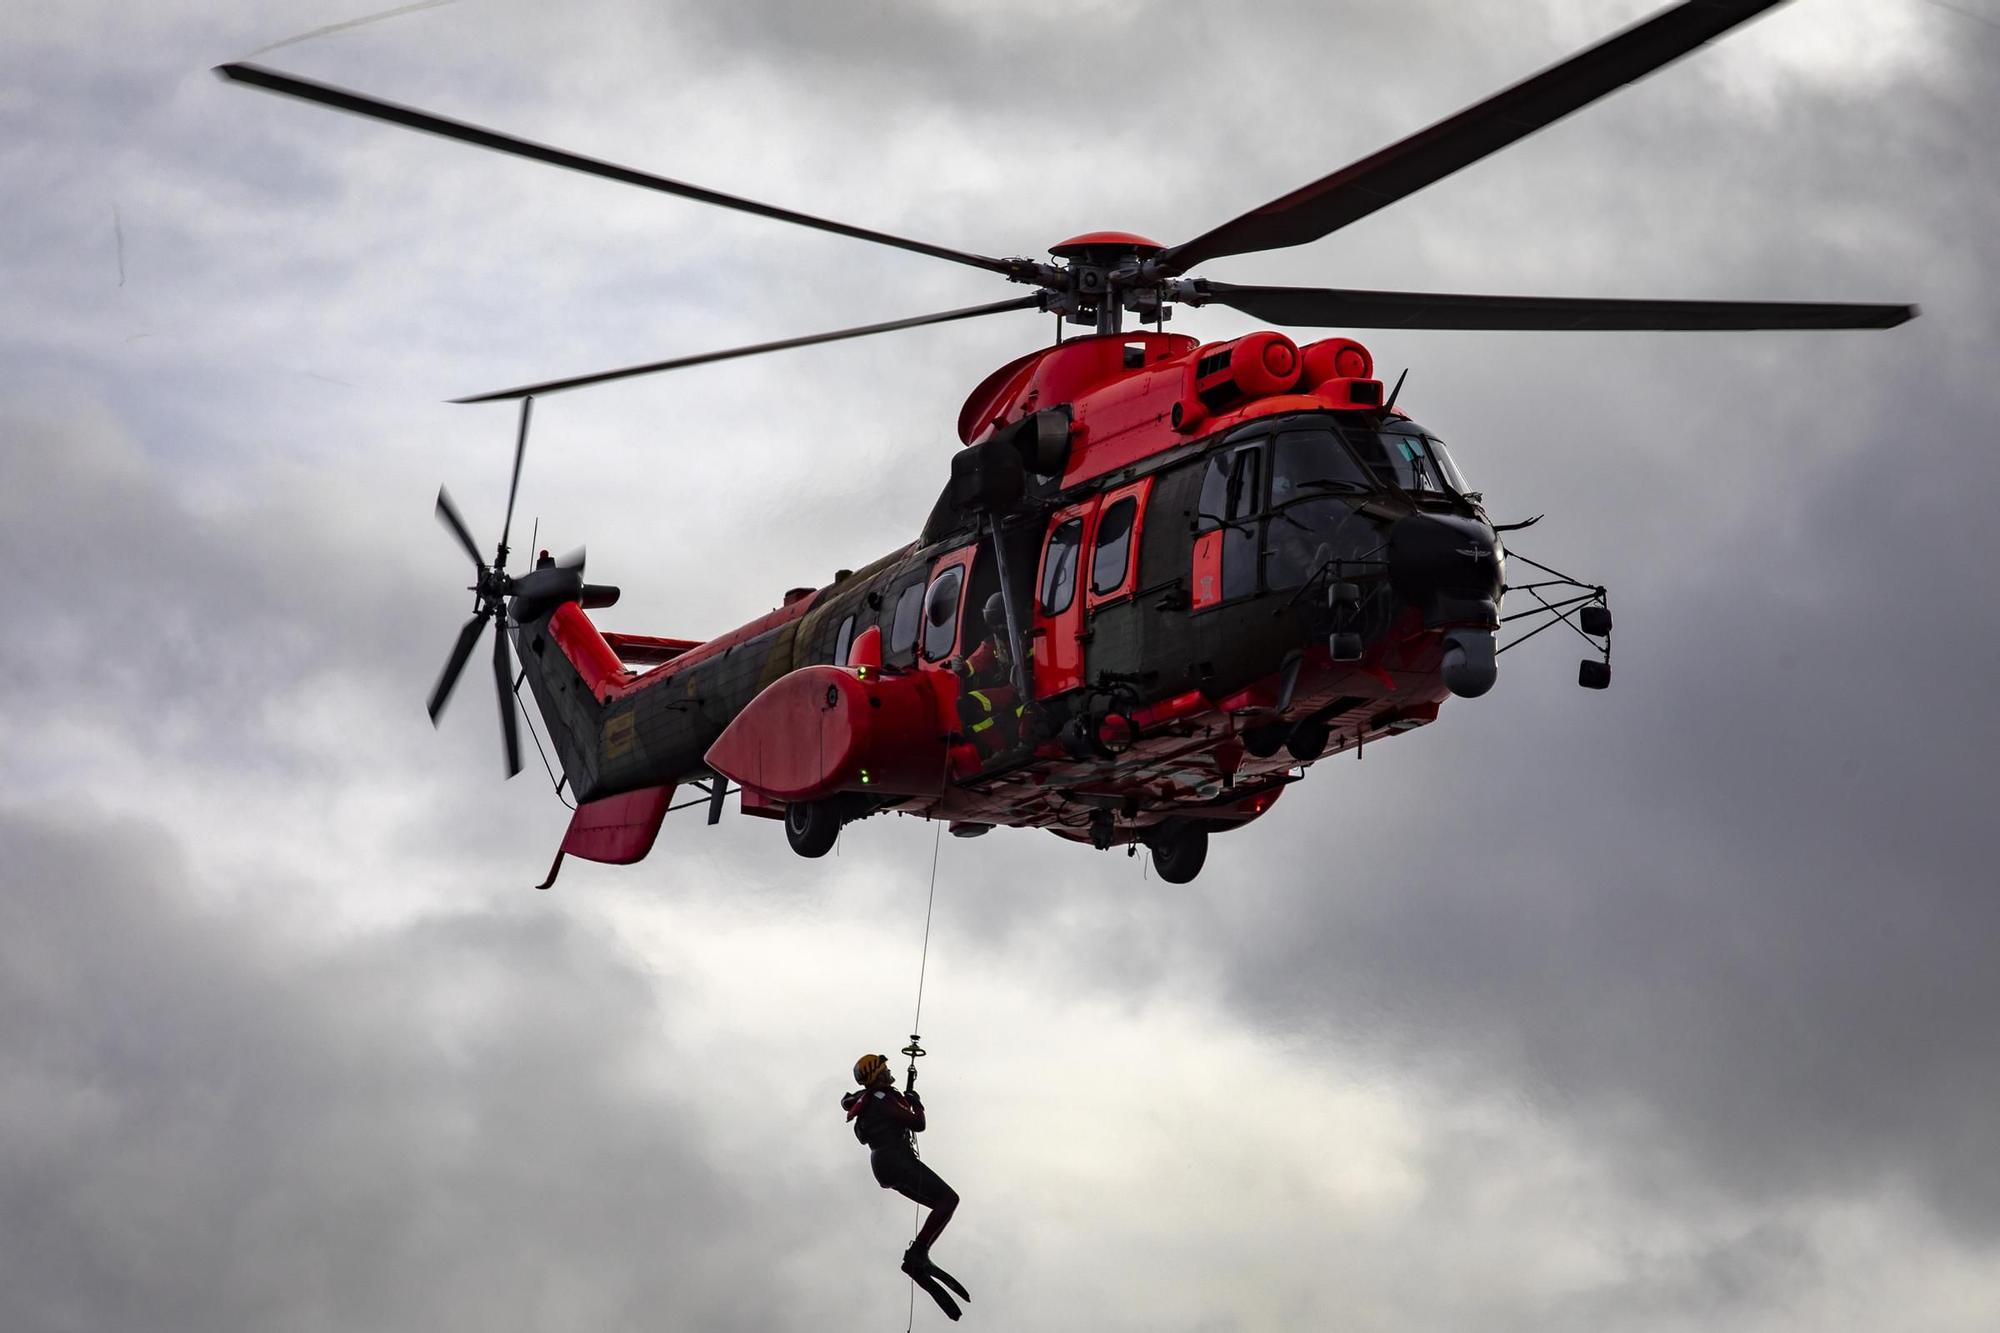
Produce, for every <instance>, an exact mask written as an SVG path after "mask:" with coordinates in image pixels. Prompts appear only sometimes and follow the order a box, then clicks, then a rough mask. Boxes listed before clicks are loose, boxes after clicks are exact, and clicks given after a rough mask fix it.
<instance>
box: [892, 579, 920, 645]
mask: <svg viewBox="0 0 2000 1333" xmlns="http://www.w3.org/2000/svg"><path fill="white" fill-rule="evenodd" d="M923 606H924V585H923V584H921V583H912V584H911V585H910V586H909V587H907V588H905V589H903V591H902V592H900V593H898V594H897V595H896V614H895V617H894V618H893V619H892V620H891V621H890V622H889V644H888V649H887V651H886V652H885V653H884V657H885V658H890V659H894V660H895V661H897V662H901V663H907V662H908V661H909V660H910V655H911V653H912V651H913V650H914V649H915V648H916V646H917V622H918V621H919V620H921V619H922V618H923V615H922V612H923Z"/></svg>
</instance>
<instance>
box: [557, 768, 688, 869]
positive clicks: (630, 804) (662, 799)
mask: <svg viewBox="0 0 2000 1333" xmlns="http://www.w3.org/2000/svg"><path fill="white" fill-rule="evenodd" d="M673 795H674V789H673V786H672V785H671V784H669V785H668V786H665V787H641V788H639V790H637V791H628V792H625V793H623V794H621V795H618V796H607V797H605V798H604V799H603V800H601V801H585V802H584V803H583V804H582V805H579V806H578V807H577V808H576V813H575V814H573V815H571V816H570V819H569V832H568V833H565V834H564V835H563V842H562V849H563V851H564V852H565V853H566V854H568V855H570V856H580V857H582V858H583V859H584V860H586V861H602V862H604V863H605V864H606V865H614V866H623V865H630V864H632V862H634V861H639V860H643V859H644V858H645V855H646V853H647V852H650V851H652V850H653V839H655V838H657V837H659V835H660V821H661V820H663V819H665V818H666V817H667V805H668V803H669V802H670V801H672V800H673Z"/></svg>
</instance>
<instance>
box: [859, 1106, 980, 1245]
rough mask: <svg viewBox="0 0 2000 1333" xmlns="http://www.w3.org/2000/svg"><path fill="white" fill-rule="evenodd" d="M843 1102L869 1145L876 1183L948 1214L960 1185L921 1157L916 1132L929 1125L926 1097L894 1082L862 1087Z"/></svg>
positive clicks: (860, 1137)
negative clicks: (896, 1086) (906, 1092)
mask: <svg viewBox="0 0 2000 1333" xmlns="http://www.w3.org/2000/svg"><path fill="white" fill-rule="evenodd" d="M840 1105H841V1107H842V1109H844V1110H845V1111H846V1112H847V1118H848V1119H849V1120H851V1121H853V1122H854V1137H855V1138H857V1139H859V1140H861V1142H862V1143H864V1144H866V1145H867V1146H868V1165H869V1167H870V1168H872V1169H873V1170H874V1172H875V1183H876V1184H878V1185H880V1186H881V1187H882V1188H883V1189H885V1190H895V1191H896V1192H897V1193H899V1194H901V1195H902V1196H903V1197H904V1198H906V1199H909V1200H910V1201H911V1202H913V1203H918V1204H922V1205H923V1206H924V1207H926V1208H931V1209H936V1210H939V1211H942V1212H943V1213H944V1214H945V1215H946V1216H947V1217H949V1216H950V1214H951V1210H952V1209H953V1208H955V1207H956V1206H957V1204H958V1193H957V1191H955V1190H953V1189H952V1187H951V1186H949V1185H947V1184H945V1183H944V1180H943V1178H941V1177H940V1176H939V1175H938V1173H937V1172H935V1171H933V1170H931V1169H930V1168H929V1167H927V1166H925V1165H924V1164H923V1163H922V1162H921V1161H919V1160H917V1144H916V1140H915V1138H913V1137H912V1136H913V1135H915V1134H918V1133H921V1132H922V1131H923V1128H924V1103H923V1100H922V1099H921V1098H919V1097H918V1096H917V1095H916V1094H915V1093H911V1094H909V1095H907V1096H906V1095H904V1094H903V1093H900V1092H898V1091H896V1090H895V1089H894V1088H857V1089H856V1090H855V1091H853V1092H850V1093H848V1094H847V1095H846V1096H845V1097H842V1098H841V1099H840Z"/></svg>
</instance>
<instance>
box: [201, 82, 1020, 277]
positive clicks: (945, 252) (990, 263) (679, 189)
mask: <svg viewBox="0 0 2000 1333" xmlns="http://www.w3.org/2000/svg"><path fill="white" fill-rule="evenodd" d="M215 72H216V74H217V75H219V76H220V77H222V78H224V79H228V80H231V81H233V82H236V83H243V84H248V85H249V86H250V87H253V88H261V89H262V90H264V91H265V92H270V93H280V94H283V95H284V96H287V97H296V98H299V99H300V100H301V101H306V102H316V103H318V104H319V105H321V106H329V107H332V108H333V109H334V110H336V111H347V112H351V113H352V114H354V115H357V116H367V117H369V118H370V119H372V120H380V121H386V122H387V123H389V124H391V125H402V126H405V127H406V128H409V129H413V130H422V131H424V132H426V133H428V134H439V135H443V136H444V137H445V138H447V139H457V140H459V141H460V142H461V143H469V144H476V145H478V146H479V147H481V148H490V149H492V150H493V151H494V152H496V153H509V154H512V155H513V156H515V157H525V158H528V159H530V160H532V161H536V162H546V163H548V164H549V165H550V166H556V167H568V168H569V169H570V170H572V171H581V172H584V173H586V174H588V175H592V176H602V177H604V178H605V179H607V180H615V181H623V182H625V183H626V184H627V185H637V186H641V187H643V188H645V189H648V190H658V191H660V192H661V193H663V194H677V195H679V196H681V197H682V198H683V199H693V200H695V201H697V202H699V203H704V204H714V205H716V206H717V207H719V208H733V209H735V210H737V211H738V212H740V213H755V214H757V215H758V216H759V217H767V218H773V219H776V220H777V221H779V222H790V223H795V224H796V225H798V226H801V227H811V228H813V229H814V230H815V231H830V232H832V233H834V234H835V235H836V236H850V237H853V238H854V239H855V240H858V241H873V242H875V244H877V245H888V246H894V247H895V248H896V249H898V250H910V251H914V252H915V253H917V254H920V255H929V256H931V257H932V258H933V259H949V260H951V261H952V262H953V263H955V264H967V265H970V266H971V267H973V268H983V269H986V270H988V271H989V272H993V273H1000V274H1005V275H1009V276H1012V275H1014V274H1015V273H1017V272H1020V273H1024V274H1025V273H1030V272H1031V270H1032V268H1033V266H1032V265H1030V264H1028V263H1027V261H1025V260H1016V261H1008V260H1004V259H991V258H988V257H987V256H985V255H976V254H972V253H970V252H969V251H965V250H953V249H951V248H950V247H948V246H942V245H932V244H930V243H928V242H926V241H913V240H910V239H909V238H908V237H904V236H892V235H890V234H889V233H888V232H885V231H873V230H871V229H869V228H867V227H853V226H849V225H848V224H847V223H845V222H834V221H832V220H830V219H827V218H820V217H814V216H813V215H812V214H810V213H800V212H797V211H795V210H793V209H789V208H779V207H777V206H776V205H774V204H760V203H758V202H757V201H756V200H754V199H743V198H739V197H738V196H736V195H733V194H723V193H722V192H721V191H719V190H707V189H703V188H702V187H701V186H699V185H690V184H688V183H687V182H686V181H677V180H672V179H669V178H668V177H665V176H655V175H654V174H653V173H651V172H649V171H639V170H636V169H634V168H632V167H621V166H619V165H617V164H616V163H614V162H604V161H600V160H599V159H597V158H594V157H585V156H583V155H582V154H580V153H571V152H566V151H564V150H563V149H560V148H551V147H549V146H548V145H547V144H538V143H534V142H531V141H530V140H527V139H517V138H515V137H514V136H513V135H511V134H502V133H500V132H499V131H498V130H489V129H485V128H483V127H482V126H478V125H473V124H469V123H467V122H465V121H462V120H451V119H449V118H447V117H444V116H436V115H432V114H431V113H430V112H428V111H419V110H418V109H417V108H415V107H408V106H400V105H398V104H397V103H395V102H385V101H383V100H382V99H380V98H377V97H370V96H368V95H367V94H365V93H357V92H350V91H348V90H347V89H345V88H336V87H335V86H333V85H332V84H330V83H318V82H315V81H314V80H312V79H302V78H300V77H298V76H297V75H296V74H286V73H284V72H282V71H280V70H275V69H267V68H265V67H264V66H262V65H251V64H231V65H218V66H216V67H215Z"/></svg>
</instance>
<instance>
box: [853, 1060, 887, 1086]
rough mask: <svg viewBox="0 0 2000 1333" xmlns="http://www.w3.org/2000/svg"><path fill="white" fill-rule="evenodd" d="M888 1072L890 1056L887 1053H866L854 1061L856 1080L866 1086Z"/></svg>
mask: <svg viewBox="0 0 2000 1333" xmlns="http://www.w3.org/2000/svg"><path fill="white" fill-rule="evenodd" d="M887 1072H889V1057H888V1056H886V1055H864V1056H862V1057H861V1058H860V1059H859V1060H856V1061H855V1062H854V1081H855V1082H856V1083H859V1084H860V1085H861V1086H862V1087H864V1088H865V1087H867V1086H868V1085H869V1084H871V1083H873V1082H874V1081H875V1080H876V1079H878V1078H880V1077H882V1075H884V1074H886V1073H887Z"/></svg>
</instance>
